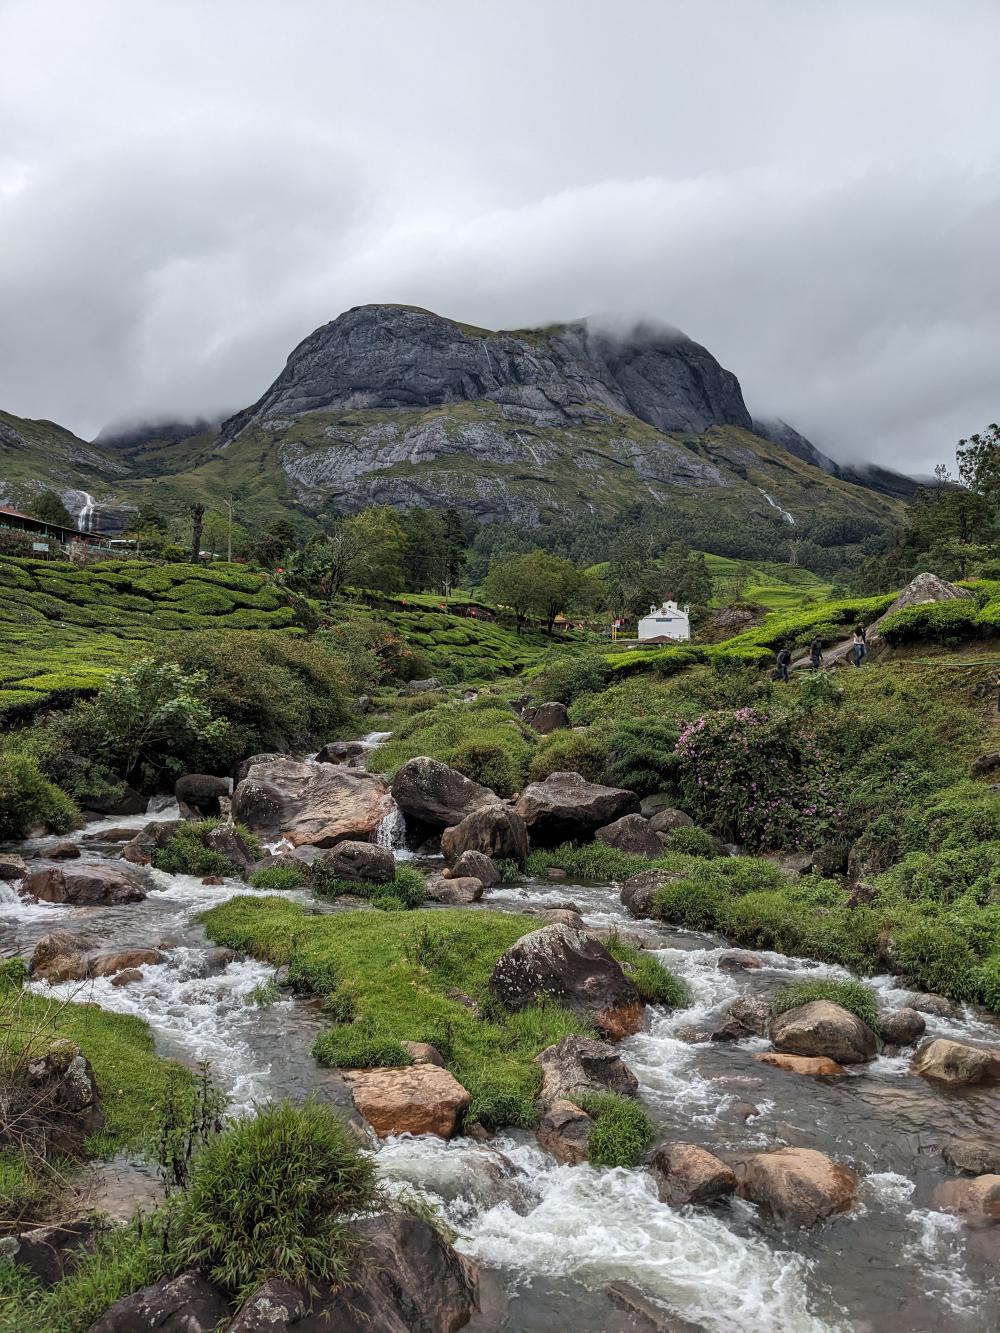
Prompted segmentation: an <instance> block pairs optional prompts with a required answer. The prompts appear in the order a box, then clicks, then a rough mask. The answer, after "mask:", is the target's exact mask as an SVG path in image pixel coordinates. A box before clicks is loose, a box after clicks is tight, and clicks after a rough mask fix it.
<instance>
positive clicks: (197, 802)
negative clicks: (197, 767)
mask: <svg viewBox="0 0 1000 1333" xmlns="http://www.w3.org/2000/svg"><path fill="white" fill-rule="evenodd" d="M232 789H233V784H232V781H231V780H230V779H229V778H220V777H216V776H215V774H214V773H185V774H184V776H183V777H180V778H178V779H177V781H176V783H175V784H174V795H175V796H176V797H177V803H178V805H179V806H180V807H181V811H182V813H183V811H184V807H185V806H187V807H189V808H190V809H191V810H193V811H195V812H197V814H199V815H202V816H214V815H217V814H219V800H220V798H222V797H226V796H228V795H229V794H230V793H231V791H232Z"/></svg>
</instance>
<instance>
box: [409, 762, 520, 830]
mask: <svg viewBox="0 0 1000 1333" xmlns="http://www.w3.org/2000/svg"><path fill="white" fill-rule="evenodd" d="M392 796H393V800H394V801H395V802H396V804H397V805H398V806H399V808H400V810H402V812H403V814H404V815H407V816H409V818H411V819H416V820H419V821H420V823H421V824H429V825H431V827H433V828H448V827H450V826H451V825H452V824H458V823H460V822H461V821H462V820H463V819H464V818H465V816H466V815H471V814H472V812H473V810H479V809H481V807H482V806H484V805H496V804H497V802H498V800H499V797H498V796H497V794H496V792H492V791H490V789H489V788H488V787H481V786H480V785H479V783H478V782H473V781H472V780H471V778H467V777H466V776H465V774H464V773H459V771H458V769H456V768H449V766H448V765H447V764H442V763H441V761H440V760H439V759H429V758H428V757H427V756H426V755H418V756H417V757H416V758H414V759H408V760H407V761H406V763H405V764H404V765H403V767H402V768H401V769H400V770H399V772H398V773H397V774H396V776H395V777H394V778H393V780H392ZM459 850H461V851H464V850H465V848H464V847H462V848H460V849H459ZM478 850H479V851H481V852H487V853H489V850H490V849H489V848H488V847H479V848H478Z"/></svg>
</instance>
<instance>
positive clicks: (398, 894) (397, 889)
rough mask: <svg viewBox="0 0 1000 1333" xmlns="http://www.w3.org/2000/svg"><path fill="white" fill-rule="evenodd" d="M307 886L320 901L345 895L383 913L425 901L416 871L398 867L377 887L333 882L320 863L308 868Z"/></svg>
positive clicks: (370, 882) (353, 881)
mask: <svg viewBox="0 0 1000 1333" xmlns="http://www.w3.org/2000/svg"><path fill="white" fill-rule="evenodd" d="M308 883H309V885H310V887H311V888H312V890H313V891H314V892H315V893H316V894H318V895H319V897H321V898H339V897H341V896H342V895H347V894H349V895H350V896H351V897H354V898H368V899H370V900H371V901H372V902H373V903H374V904H375V906H376V907H380V908H383V909H384V910H387V911H399V910H401V909H404V908H411V907H420V906H421V905H422V904H423V903H424V901H425V900H426V898H427V887H426V881H425V879H424V876H423V875H422V874H421V873H420V871H419V870H415V869H414V868H413V867H412V866H405V865H399V864H397V866H396V873H395V875H394V876H393V877H392V879H391V880H389V881H388V883H385V884H381V883H378V882H376V881H375V880H367V879H337V877H336V876H335V875H331V874H330V873H329V871H328V870H327V868H326V867H325V866H324V865H323V863H322V862H321V861H317V862H316V863H315V864H313V865H312V866H311V867H310V868H309V872H308ZM254 887H255V888H266V887H267V886H266V885H255V886H254Z"/></svg>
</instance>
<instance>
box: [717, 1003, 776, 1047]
mask: <svg viewBox="0 0 1000 1333" xmlns="http://www.w3.org/2000/svg"><path fill="white" fill-rule="evenodd" d="M770 1023H771V1006H770V1005H769V1004H768V1002H767V1001H766V1000H762V999H759V998H758V997H756V996H753V995H740V996H739V997H738V998H737V999H735V1000H733V1002H732V1004H731V1005H730V1006H729V1008H728V1010H727V1011H726V1018H725V1021H724V1022H723V1023H722V1024H721V1025H720V1026H719V1027H717V1028H716V1029H715V1030H714V1031H713V1033H712V1040H713V1041H746V1039H747V1037H763V1036H766V1035H767V1029H768V1027H769V1026H770Z"/></svg>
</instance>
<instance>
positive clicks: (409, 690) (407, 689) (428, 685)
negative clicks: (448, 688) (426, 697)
mask: <svg viewBox="0 0 1000 1333" xmlns="http://www.w3.org/2000/svg"><path fill="white" fill-rule="evenodd" d="M443 689H444V686H443V685H442V684H441V682H440V681H439V680H438V678H437V677H436V676H428V677H427V678H426V680H408V681H407V682H406V684H405V685H404V686H403V688H402V691H401V693H403V694H430V693H431V691H433V690H443Z"/></svg>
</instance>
